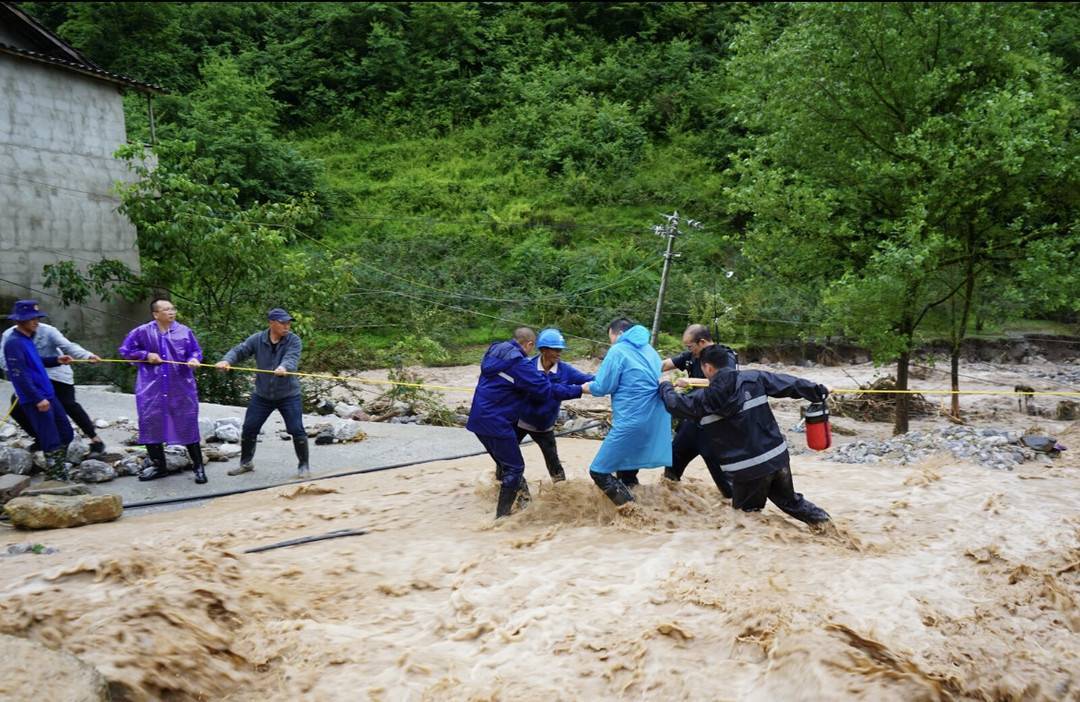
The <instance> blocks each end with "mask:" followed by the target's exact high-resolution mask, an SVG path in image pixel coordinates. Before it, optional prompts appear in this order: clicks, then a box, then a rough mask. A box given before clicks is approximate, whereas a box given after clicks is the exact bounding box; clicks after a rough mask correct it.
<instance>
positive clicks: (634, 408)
mask: <svg viewBox="0 0 1080 702" xmlns="http://www.w3.org/2000/svg"><path fill="white" fill-rule="evenodd" d="M661 363H662V361H661V359H660V354H658V353H656V350H655V349H654V348H653V347H652V346H650V345H649V330H647V329H646V328H645V327H643V326H641V325H640V324H639V325H637V326H634V327H631V328H629V329H627V330H626V331H625V332H623V333H622V335H621V336H620V337H619V340H618V341H616V342H615V344H614V345H613V346H612V347H611V350H610V351H608V353H607V356H605V357H604V362H603V363H601V364H600V368H599V369H597V371H596V380H594V381H592V382H591V383H589V390H590V392H592V394H593V395H596V396H601V395H611V431H609V432H608V435H607V436H606V437H605V438H604V442H603V443H602V444H601V445H600V450H599V451H598V452H597V453H596V457H595V458H594V459H593V462H592V465H590V466H589V470H590V471H593V472H596V473H614V472H615V471H618V470H634V469H636V468H659V467H662V466H670V465H671V415H669V414H668V413H667V410H666V409H664V403H663V402H661V400H660V395H658V394H657V392H656V386H657V383H659V381H660V365H661Z"/></svg>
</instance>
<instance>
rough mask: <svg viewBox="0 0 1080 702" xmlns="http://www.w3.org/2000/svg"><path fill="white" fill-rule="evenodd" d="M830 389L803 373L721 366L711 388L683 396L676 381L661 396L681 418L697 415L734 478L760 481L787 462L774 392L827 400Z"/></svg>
mask: <svg viewBox="0 0 1080 702" xmlns="http://www.w3.org/2000/svg"><path fill="white" fill-rule="evenodd" d="M827 394H828V391H827V390H826V389H825V386H824V385H818V384H816V383H814V382H813V381H810V380H806V379H804V378H796V377H795V376H793V375H783V374H781V373H767V372H765V371H736V370H728V369H723V370H720V371H718V372H717V373H716V375H714V376H713V377H712V380H710V381H709V387H707V388H704V389H702V390H696V391H694V392H691V393H689V394H686V395H683V394H680V393H678V392H676V391H675V388H674V387H672V385H671V383H667V382H665V383H661V384H660V396H661V398H663V401H664V404H665V405H666V406H667V408H668V410H669V411H670V412H671V413H672V414H673V415H675V416H676V417H682V418H685V419H693V420H697V421H698V423H699V424H700V425H701V433H702V436H703V437H704V438H705V440H706V441H708V442H709V444H710V445H711V447H712V449H713V451H714V452H715V454H716V456H718V457H719V459H720V462H721V464H722V467H723V469H724V472H725V473H728V474H730V475H731V478H732V479H733V480H736V481H739V482H744V481H748V480H756V479H757V478H762V477H764V476H766V475H769V474H771V473H775V472H776V471H778V470H780V469H781V468H783V467H784V466H786V465H788V462H789V460H790V459H789V457H788V450H787V442H786V441H785V440H784V435H783V433H781V431H780V427H779V425H777V423H776V418H775V417H773V413H772V409H770V408H769V398H770V397H790V398H796V399H797V398H803V399H805V400H810V401H811V402H822V401H824V399H825V396H826V395H827Z"/></svg>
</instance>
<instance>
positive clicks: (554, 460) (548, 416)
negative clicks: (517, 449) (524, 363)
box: [496, 329, 593, 483]
mask: <svg viewBox="0 0 1080 702" xmlns="http://www.w3.org/2000/svg"><path fill="white" fill-rule="evenodd" d="M565 348H566V339H564V338H563V335H562V332H560V331H559V330H558V329H544V330H543V331H541V332H540V335H539V336H537V337H536V349H537V354H536V355H535V356H533V357H532V358H530V359H529V362H530V363H534V364H536V369H537V370H538V371H540V372H541V373H546V374H547V376H548V378H549V379H550V381H551V382H552V383H553V384H559V385H581V384H582V383H587V382H589V381H590V380H592V379H593V375H592V374H591V373H585V372H583V371H580V370H578V369H577V368H574V367H573V366H572V365H570V364H569V363H566V362H565V361H563V360H562V352H563V349H565ZM561 406H562V401H561V400H559V399H558V398H556V397H554V396H552V397H550V398H548V399H546V400H537V399H534V400H530V401H529V402H528V403H526V404H525V406H524V408H523V409H522V413H521V418H520V419H518V423H517V427H516V431H517V437H518V442H519V443H520V442H521V440H522V439H524V438H525V437H526V436H531V437H532V440H533V441H534V442H536V445H537V446H539V447H540V452H541V453H542V454H543V455H544V463H545V464H546V465H547V470H548V475H550V476H551V481H552V482H554V483H557V482H560V481H563V480H566V470H565V469H564V468H563V465H562V462H561V461H560V460H559V452H558V449H557V448H556V446H555V422H556V420H557V419H558V418H559V408H560V407H561ZM501 477H502V476H501V475H500V474H499V471H498V469H496V479H501Z"/></svg>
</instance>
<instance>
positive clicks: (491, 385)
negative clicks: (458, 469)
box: [465, 339, 581, 442]
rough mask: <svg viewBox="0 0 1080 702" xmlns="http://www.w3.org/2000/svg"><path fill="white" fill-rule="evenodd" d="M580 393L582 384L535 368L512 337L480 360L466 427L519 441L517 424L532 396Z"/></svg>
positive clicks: (564, 397) (552, 397)
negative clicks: (551, 376)
mask: <svg viewBox="0 0 1080 702" xmlns="http://www.w3.org/2000/svg"><path fill="white" fill-rule="evenodd" d="M578 397H581V386H580V385H565V384H561V383H552V382H551V381H550V380H549V379H548V374H547V373H541V372H540V371H538V370H537V369H536V364H534V363H532V362H531V361H529V357H528V356H526V355H525V350H524V349H523V348H521V344H519V343H518V342H516V341H514V340H513V339H510V340H509V341H498V342H495V343H494V344H492V345H491V346H490V347H488V350H487V353H485V354H484V359H483V360H482V361H481V362H480V380H479V382H477V384H476V391H475V392H474V393H473V400H472V408H471V409H470V410H469V421H468V423H467V424H466V425H465V428H466V429H468V430H469V431H471V432H472V433H474V434H478V435H480V436H494V437H502V438H506V439H510V440H512V441H515V442H516V441H517V433H516V432H515V431H514V425H516V424H517V421H518V419H520V418H521V413H522V411H523V410H524V408H525V405H526V403H528V402H529V401H530V400H539V401H541V402H546V401H549V400H554V401H556V402H561V401H562V400H572V399H574V398H578Z"/></svg>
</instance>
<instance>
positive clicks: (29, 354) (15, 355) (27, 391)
mask: <svg viewBox="0 0 1080 702" xmlns="http://www.w3.org/2000/svg"><path fill="white" fill-rule="evenodd" d="M4 363H5V364H6V365H7V374H8V379H9V380H11V384H12V385H13V386H15V395H16V396H17V397H18V398H19V404H20V405H36V404H37V403H39V402H41V401H42V400H55V399H56V391H54V390H53V385H52V380H50V379H49V374H48V373H46V372H45V369H46V368H55V367H56V366H58V365H60V361H59V357H58V356H46V357H44V358H42V357H41V354H39V353H38V350H37V346H35V345H34V337H33V336H27V335H26V334H23V333H22V332H21V331H19V330H15V332H14V333H13V334H12V335H11V336H10V337H8V340H7V341H5V342H4Z"/></svg>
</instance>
